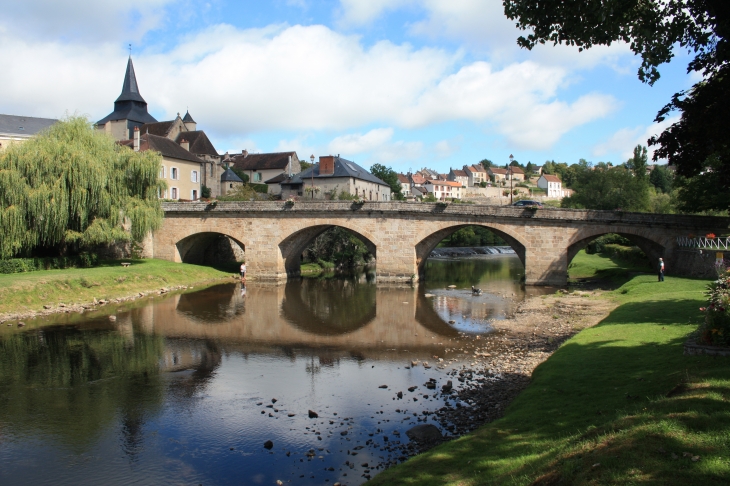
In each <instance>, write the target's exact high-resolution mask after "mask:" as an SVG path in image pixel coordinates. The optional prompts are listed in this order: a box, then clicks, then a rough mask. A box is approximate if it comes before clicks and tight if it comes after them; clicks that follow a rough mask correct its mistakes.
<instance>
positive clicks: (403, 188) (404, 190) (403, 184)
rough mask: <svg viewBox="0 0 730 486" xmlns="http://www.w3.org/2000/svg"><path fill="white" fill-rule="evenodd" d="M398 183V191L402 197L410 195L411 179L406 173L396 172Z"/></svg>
mask: <svg viewBox="0 0 730 486" xmlns="http://www.w3.org/2000/svg"><path fill="white" fill-rule="evenodd" d="M398 183H399V184H400V193H401V194H402V195H403V197H410V196H411V181H410V179H409V178H408V176H407V175H404V174H398Z"/></svg>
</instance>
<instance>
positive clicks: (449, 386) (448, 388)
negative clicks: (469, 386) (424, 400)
mask: <svg viewBox="0 0 730 486" xmlns="http://www.w3.org/2000/svg"><path fill="white" fill-rule="evenodd" d="M453 387H454V385H453V384H452V383H451V380H449V381H447V382H446V384H445V385H444V386H442V387H441V391H442V392H444V393H451V389H452V388H453Z"/></svg>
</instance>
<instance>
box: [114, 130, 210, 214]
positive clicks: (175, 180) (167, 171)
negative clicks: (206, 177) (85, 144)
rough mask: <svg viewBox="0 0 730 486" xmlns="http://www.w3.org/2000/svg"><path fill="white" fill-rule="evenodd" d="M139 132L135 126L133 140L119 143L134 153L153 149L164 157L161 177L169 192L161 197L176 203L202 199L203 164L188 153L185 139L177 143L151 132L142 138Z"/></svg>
mask: <svg viewBox="0 0 730 486" xmlns="http://www.w3.org/2000/svg"><path fill="white" fill-rule="evenodd" d="M139 132H140V130H139V127H134V128H133V131H132V134H133V138H132V140H122V141H120V142H118V143H119V144H120V145H122V146H126V147H129V148H131V149H132V150H134V151H135V152H145V151H147V150H154V151H155V152H158V153H159V154H160V155H162V164H161V165H160V174H159V177H160V179H162V180H164V181H165V182H166V183H167V189H166V190H165V192H164V193H162V194H160V197H161V198H162V199H172V200H175V201H179V200H190V201H195V200H196V199H199V198H200V177H201V176H200V168H201V166H202V164H201V160H200V159H199V158H198V157H196V156H195V155H194V154H191V153H190V152H189V151H188V144H187V141H186V140H184V139H183V140H182V143H181V144H177V143H175V142H174V141H173V140H170V139H169V138H167V137H160V136H157V135H152V134H151V133H146V134H144V135H140V133H139Z"/></svg>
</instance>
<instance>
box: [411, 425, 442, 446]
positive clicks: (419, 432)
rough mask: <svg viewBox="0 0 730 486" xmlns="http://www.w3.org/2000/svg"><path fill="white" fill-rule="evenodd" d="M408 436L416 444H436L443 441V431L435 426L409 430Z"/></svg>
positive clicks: (423, 426)
mask: <svg viewBox="0 0 730 486" xmlns="http://www.w3.org/2000/svg"><path fill="white" fill-rule="evenodd" d="M406 435H407V436H408V438H409V439H411V440H414V441H416V442H435V441H441V440H443V438H444V437H443V435H441V431H440V430H439V429H438V427H436V426H435V425H433V424H421V425H416V426H415V427H413V428H411V429H408V430H407V431H406Z"/></svg>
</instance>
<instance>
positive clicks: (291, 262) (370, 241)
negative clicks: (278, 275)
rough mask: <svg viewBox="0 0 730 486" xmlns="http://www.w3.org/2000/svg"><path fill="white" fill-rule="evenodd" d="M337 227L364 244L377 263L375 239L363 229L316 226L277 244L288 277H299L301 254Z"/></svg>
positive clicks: (296, 233)
mask: <svg viewBox="0 0 730 486" xmlns="http://www.w3.org/2000/svg"><path fill="white" fill-rule="evenodd" d="M334 227H339V228H342V229H345V230H347V231H349V232H350V233H352V234H353V235H355V236H356V237H357V238H359V239H360V241H362V242H363V243H364V244H365V247H366V248H367V249H368V251H369V252H370V254H371V255H373V257H374V258H375V260H376V262H377V249H378V248H377V244H376V243H375V241H376V239H375V238H374V237H373V236H372V235H371V234H369V233H368V232H367V231H365V230H364V229H363V228H358V229H355V228H353V227H351V225H350V224H342V223H338V224H317V225H314V226H309V227H306V228H302V229H299V230H297V231H295V232H294V233H291V234H290V235H289V236H287V237H286V238H284V239H283V240H282V241H281V242H280V243H279V251H280V252H281V258H282V260H283V262H284V270H285V271H286V275H287V276H289V277H292V276H294V277H296V276H299V275H300V267H301V263H302V253H303V252H304V250H305V249H306V248H307V247H308V246H309V245H310V244H311V243H312V242H313V241H314V240H315V239H316V238H317V237H318V236H319V235H321V234H322V233H324V232H325V231H327V230H328V229H330V228H334Z"/></svg>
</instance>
